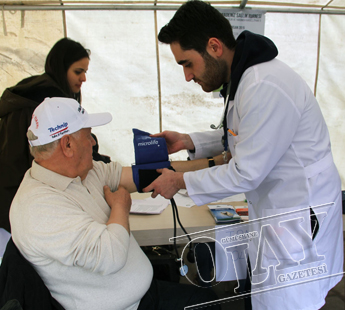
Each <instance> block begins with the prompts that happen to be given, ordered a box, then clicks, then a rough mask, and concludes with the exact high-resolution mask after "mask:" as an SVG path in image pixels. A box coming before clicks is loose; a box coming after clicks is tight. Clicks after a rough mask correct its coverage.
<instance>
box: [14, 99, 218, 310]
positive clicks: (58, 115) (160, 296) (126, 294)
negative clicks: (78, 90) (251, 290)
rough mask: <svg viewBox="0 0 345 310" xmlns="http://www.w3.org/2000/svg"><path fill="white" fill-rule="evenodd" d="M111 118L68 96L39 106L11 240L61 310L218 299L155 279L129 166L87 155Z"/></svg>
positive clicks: (103, 309)
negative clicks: (133, 225) (135, 220)
mask: <svg viewBox="0 0 345 310" xmlns="http://www.w3.org/2000/svg"><path fill="white" fill-rule="evenodd" d="M111 119H112V117H111V114H109V113H97V114H88V113H87V112H86V111H85V109H84V108H82V107H81V106H80V105H79V103H78V102H77V101H75V100H73V99H69V98H46V99H45V100H44V101H43V103H41V104H40V105H39V106H38V107H37V108H36V110H35V111H34V113H33V117H32V122H31V126H30V127H29V129H28V133H27V136H28V139H29V143H30V149H31V153H32V155H33V156H34V161H33V164H32V168H30V169H29V170H28V171H27V172H26V174H25V177H24V179H23V181H22V184H21V185H20V188H19V190H18V192H17V194H16V196H15V198H14V200H13V203H12V206H11V211H10V222H11V227H12V238H13V241H14V243H15V244H16V246H17V248H18V249H19V251H20V252H21V253H22V255H23V256H24V257H25V258H26V259H27V260H28V261H29V262H30V263H31V264H32V265H33V267H34V268H35V269H36V271H37V272H38V274H39V275H40V276H41V278H42V279H43V281H44V283H45V285H46V286H47V287H48V289H49V290H50V292H51V294H52V296H53V297H54V298H55V299H56V300H57V301H58V302H59V303H60V304H61V305H62V306H63V307H64V308H65V309H83V310H86V309H93V310H94V309H101V310H107V309H109V310H110V309H111V310H121V309H140V310H141V309H164V310H167V309H174V310H179V309H184V307H186V306H190V305H195V304H200V303H205V302H208V301H211V300H214V299H216V298H217V297H216V295H215V294H214V293H213V291H211V290H209V289H202V288H199V287H196V286H194V285H183V284H179V283H169V282H163V281H155V280H154V281H153V280H152V277H153V271H152V266H151V264H150V261H149V260H148V259H147V257H146V255H145V254H144V253H143V252H142V250H141V249H140V247H139V245H138V244H137V242H136V240H135V239H134V237H133V235H132V234H131V231H130V227H129V221H128V218H129V211H130V207H131V198H130V192H134V191H136V186H135V184H134V182H133V177H132V170H131V168H130V167H121V165H120V164H119V163H116V162H111V163H109V164H105V163H103V162H95V161H93V160H92V147H93V145H94V144H95V140H94V139H93V138H92V136H91V127H94V126H101V125H104V124H106V123H108V122H110V121H111ZM177 164H178V163H177ZM194 165H195V163H194ZM202 165H204V166H205V167H207V160H206V159H205V161H204V162H202V163H201V166H200V168H202ZM218 307H219V306H214V307H213V308H212V309H219V308H218ZM207 309H210V308H207Z"/></svg>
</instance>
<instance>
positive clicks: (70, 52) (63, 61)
mask: <svg viewBox="0 0 345 310" xmlns="http://www.w3.org/2000/svg"><path fill="white" fill-rule="evenodd" d="M85 57H87V58H89V59H90V51H89V50H87V49H85V48H84V47H83V46H82V45H81V44H80V43H78V42H75V41H73V40H71V39H69V38H63V39H61V40H59V41H58V42H56V43H55V45H54V46H53V47H52V49H51V50H50V52H49V54H48V56H47V58H46V63H45V72H46V73H47V74H48V75H49V76H50V77H51V78H52V79H53V80H54V81H55V82H56V83H57V84H58V85H59V86H60V87H61V89H62V90H63V91H64V92H65V93H66V94H68V95H69V96H70V97H71V98H74V99H76V100H77V101H78V102H80V100H81V95H80V92H79V93H78V94H74V93H73V92H72V90H71V88H70V86H69V84H68V81H67V71H68V68H69V67H70V66H71V65H72V64H73V63H74V62H76V61H78V60H80V59H83V58H85Z"/></svg>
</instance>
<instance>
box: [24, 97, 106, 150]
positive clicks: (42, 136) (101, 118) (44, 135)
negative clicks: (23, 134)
mask: <svg viewBox="0 0 345 310" xmlns="http://www.w3.org/2000/svg"><path fill="white" fill-rule="evenodd" d="M111 120H112V116H111V114H110V113H108V112H105V113H94V114H88V113H87V112H86V110H85V109H84V108H82V107H81V105H80V104H79V102H78V101H76V100H74V99H71V98H59V97H54V98H46V99H44V101H43V102H42V103H41V104H40V105H39V106H37V108H36V109H35V111H34V113H33V114H32V120H31V125H30V127H29V128H28V130H31V131H32V133H33V134H34V135H35V136H36V137H37V138H38V139H36V140H29V143H30V145H31V146H38V145H44V144H48V143H50V142H53V141H55V140H58V139H60V138H62V136H64V135H65V134H71V133H74V132H77V131H78V130H80V129H82V128H91V127H96V126H102V125H105V124H107V123H109V122H110V121H111Z"/></svg>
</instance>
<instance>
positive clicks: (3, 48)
mask: <svg viewBox="0 0 345 310" xmlns="http://www.w3.org/2000/svg"><path fill="white" fill-rule="evenodd" d="M0 25H1V26H2V27H1V28H0V95H1V94H2V92H3V91H4V90H5V88H7V87H10V86H13V85H15V84H17V83H18V82H19V81H20V80H22V79H23V78H26V77H29V76H32V75H37V74H42V73H43V72H44V63H45V59H46V56H47V54H48V52H49V50H50V49H51V47H52V46H53V45H54V43H55V42H56V41H58V40H59V39H61V38H62V37H63V36H64V33H63V23H62V12H61V11H57V12H42V11H40V12H36V11H30V12H25V11H23V12H21V11H4V12H3V15H2V14H0Z"/></svg>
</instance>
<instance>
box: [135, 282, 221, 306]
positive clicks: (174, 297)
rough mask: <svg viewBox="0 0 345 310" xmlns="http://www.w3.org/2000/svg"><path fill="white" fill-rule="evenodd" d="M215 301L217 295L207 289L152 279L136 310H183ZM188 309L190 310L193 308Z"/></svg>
mask: <svg viewBox="0 0 345 310" xmlns="http://www.w3.org/2000/svg"><path fill="white" fill-rule="evenodd" d="M217 299H218V297H217V295H216V294H215V293H214V292H213V291H212V290H211V289H209V288H201V287H197V286H195V285H193V284H181V283H176V282H166V281H160V280H156V279H153V281H152V283H151V286H150V288H149V290H148V291H147V293H146V294H145V295H144V297H143V298H142V299H141V302H140V305H139V308H138V310H183V309H184V308H185V307H187V306H193V305H197V304H202V303H206V302H210V301H213V300H217ZM190 309H191V310H192V309H193V307H191V308H190ZM198 309H205V310H220V309H221V308H220V305H213V306H208V307H206V306H205V307H201V306H199V307H198Z"/></svg>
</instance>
